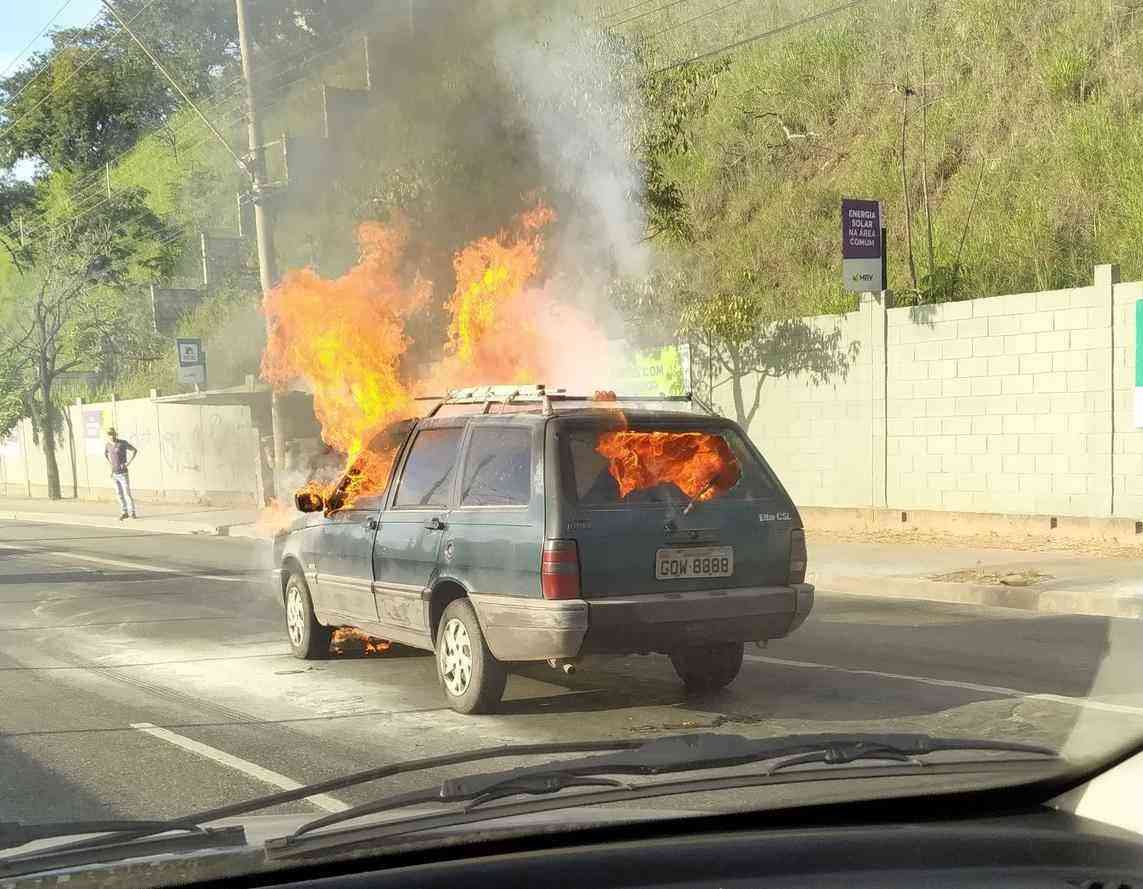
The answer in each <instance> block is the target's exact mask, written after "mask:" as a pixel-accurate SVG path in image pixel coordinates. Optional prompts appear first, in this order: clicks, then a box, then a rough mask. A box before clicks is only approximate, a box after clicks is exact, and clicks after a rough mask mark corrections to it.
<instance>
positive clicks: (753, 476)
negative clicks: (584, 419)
mask: <svg viewBox="0 0 1143 889" xmlns="http://www.w3.org/2000/svg"><path fill="white" fill-rule="evenodd" d="M562 439H563V441H564V447H563V452H564V472H565V475H564V482H565V487H566V489H567V496H568V497H569V499H572V500H574V501H575V502H577V503H578V504H579V505H581V506H602V507H606V506H619V505H623V506H637V505H654V504H663V503H675V504H679V503H681V504H685V503H687V502H689V501H690V500H691V499H692V498H693V499H696V500H699V501H708V502H717V501H718V500H721V499H724V498H725V499H730V500H739V501H740V500H770V499H773V497H774V496H775V495H776V494H777V491H778V489H777V485H776V484H775V482H774V479H773V477H772V476H771V475H770V473H769V472H768V471H767V469H766V467H765V466H764V465H763V464H762V463H761V462H760V461H759V460H758V459H757V458H756V457H755V456H754V454H753V453H752V452H751V451H750V449H749V448H748V447H747V446H746V444H745V442H743V440H742V437H741V435H739V434H738V433H737V432H736V431H735V430H733V429H727V428H715V429H701V428H690V427H687V428H670V427H665V426H659V427H655V426H638V425H632V426H630V427H626V428H624V429H622V430H608V429H601V428H598V427H594V428H592V427H587V428H577V429H571V430H569V431H568V433H567V434H566V435H564V436H562Z"/></svg>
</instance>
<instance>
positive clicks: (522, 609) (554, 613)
mask: <svg viewBox="0 0 1143 889" xmlns="http://www.w3.org/2000/svg"><path fill="white" fill-rule="evenodd" d="M470 600H471V601H472V604H473V606H474V607H475V608H476V613H477V616H478V617H479V619H480V626H481V629H482V630H483V632H484V637H485V639H486V640H487V641H488V647H489V648H491V649H492V653H493V654H494V655H495V656H496V657H497V658H498V659H499V660H502V661H538V660H547V659H548V658H571V657H577V656H579V655H582V654H593V653H613V654H615V653H619V654H622V653H629V652H636V651H670V650H671V649H673V648H678V647H680V646H683V645H701V644H704V643H709V642H757V641H761V640H764V639H777V638H779V637H781V636H785V635H787V634H788V633H790V632H792V631H793V630H794V629H796V628H797V627H799V626H800V625H801V624H802V623H803V622H804V621H805V619H806V617H807V616H808V615H809V613H810V610H811V609H812V608H813V603H814V588H813V586H811V585H810V584H808V583H806V584H796V585H794V586H780V587H740V588H735V589H727V590H706V591H702V592H692V593H655V594H648V595H643V596H623V597H616V598H611V599H596V600H591V601H585V600H582V599H572V600H568V601H547V600H545V599H532V598H519V597H515V596H495V595H487V594H485V595H481V594H473V595H471V596H470Z"/></svg>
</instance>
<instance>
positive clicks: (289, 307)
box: [262, 203, 606, 529]
mask: <svg viewBox="0 0 1143 889" xmlns="http://www.w3.org/2000/svg"><path fill="white" fill-rule="evenodd" d="M554 220H555V213H554V212H553V211H552V210H551V209H550V208H548V207H547V206H545V205H544V204H542V203H536V205H535V206H534V207H533V208H532V209H529V210H527V211H525V212H523V213H521V214H520V215H519V217H518V218H517V219H516V220H515V222H514V223H513V225H512V226H510V227H509V228H506V229H504V230H502V231H500V232H498V233H497V234H496V235H492V236H488V237H483V238H479V239H477V240H476V241H473V242H472V243H471V244H469V245H467V246H466V247H464V248H463V249H461V250H459V251H458V252H457V253H456V255H455V257H454V259H453V267H454V269H455V272H456V288H455V290H454V291H453V294H452V296H451V298H450V299H449V300H448V302H447V303H446V308H447V310H448V313H449V317H450V321H449V325H448V328H447V333H446V335H444V336H442V345H443V351H444V357H443V358H442V359H441V360H440V361H439V362H437V363H436V364H435V365H434V366H433V367H432V368H431V370H430V371H429V372H428V374H427V375H426V376H425V378H424V379H411V378H409V376H408V373H407V369H406V368H405V367H404V366H403V359H404V357H405V356H406V353H407V351H408V349H409V347H410V345H411V344H412V341H411V340H410V338H409V336H408V335H407V334H406V332H405V330H406V324H407V321H408V319H409V317H410V316H411V315H412V314H413V313H414V312H416V311H417V310H418V309H420V308H422V307H423V306H424V305H425V304H426V302H427V301H428V299H429V297H430V295H431V289H432V287H431V284H429V283H428V282H426V281H424V280H422V279H420V278H419V277H416V278H413V279H412V280H411V281H410V280H407V279H406V280H403V279H402V277H401V275H400V265H401V259H402V256H403V254H404V252H405V248H406V246H407V241H408V230H407V228H406V227H405V226H404V225H402V224H400V223H398V224H396V225H388V226H386V225H382V224H380V223H376V222H369V223H363V224H362V225H361V226H359V228H358V231H357V237H358V241H359V244H360V259H359V261H358V263H357V264H356V265H355V266H353V268H351V269H350V270H349V271H348V272H346V273H345V274H344V275H342V276H341V277H339V278H334V279H326V278H322V277H321V276H320V275H318V274H317V272H316V271H314V270H313V269H311V268H305V269H300V270H297V271H293V272H290V273H288V274H287V275H286V276H285V277H283V279H282V281H281V282H280V283H279V284H278V285H277V286H276V287H275V288H274V289H273V290H272V291H271V292H270V293H268V294H267V295H266V297H265V299H264V301H263V310H264V312H265V315H266V322H267V328H268V331H269V336H268V342H267V346H266V351H265V354H264V355H263V359H262V376H263V378H264V379H265V380H266V381H267V382H269V383H271V384H272V385H274V386H275V387H277V388H279V389H283V388H285V387H287V386H290V385H294V384H297V383H299V382H301V383H302V384H304V385H305V386H306V387H307V388H308V389H309V390H310V391H312V392H313V396H314V410H315V412H316V414H317V417H318V420H319V421H320V423H321V427H322V438H323V439H324V441H325V442H326V443H327V444H329V445H330V446H331V447H333V448H334V449H336V450H337V451H338V452H339V453H341V454H343V455H344V456H345V458H346V461H347V462H346V464H345V467H346V468H345V471H344V473H343V474H342V476H341V477H340V479H339V480H338V481H335V482H332V483H325V482H323V481H320V480H311V481H310V482H309V483H307V485H306V486H305V487H304V488H302V489H301V490H300V492H299V493H312V494H319V495H321V497H322V498H323V500H324V501H325V502H326V503H327V504H328V503H330V502H331V498H333V502H334V503H336V504H337V505H347V504H349V503H351V502H352V501H353V499H354V498H355V497H358V496H361V495H364V494H369V493H376V492H378V491H380V490H382V488H383V487H384V484H385V480H386V479H387V477H388V474H389V469H390V467H391V464H392V458H393V455H394V450H395V449H394V448H382V449H377V448H375V447H373V448H371V447H367V445H368V444H369V443H370V441H371V440H372V436H373V435H374V434H375V433H376V432H377V431H378V430H380V429H383V428H385V427H386V426H387V425H388V424H390V423H392V422H393V421H395V420H397V419H400V418H404V417H408V416H412V415H414V413H415V407H414V402H413V397H412V395H413V392H414V391H415V390H421V391H425V392H431V393H432V394H443V393H444V392H445V391H446V390H447V389H449V388H452V387H456V386H469V385H478V384H483V383H489V384H496V383H523V382H547V381H553V382H556V381H558V382H564V383H566V382H570V381H575V382H580V381H586V380H587V379H588V378H589V377H590V374H591V372H592V371H594V372H595V373H596V374H597V375H599V378H600V379H602V375H604V374H605V373H606V372H605V371H604V370H603V369H602V368H601V366H600V362H599V355H600V354H601V353H602V352H603V351H604V345H605V342H606V340H605V337H604V335H603V333H602V331H601V330H600V329H599V328H598V327H597V326H596V325H595V323H594V322H593V321H592V320H591V319H590V318H588V317H587V316H586V315H584V314H583V313H581V312H579V311H578V310H575V309H572V308H570V307H569V306H566V305H564V304H561V303H560V302H559V301H558V300H557V299H556V298H555V297H554V296H553V295H552V294H551V293H550V292H549V291H548V290H547V289H546V288H545V287H544V286H543V277H542V273H543V269H542V253H543V245H544V239H543V232H544V230H545V229H546V228H547V227H548V226H550V225H551V224H552V222H553V221H554ZM289 516H290V512H289V511H288V510H283V509H282V508H281V507H278V506H275V507H272V508H271V509H270V510H269V511H267V512H265V513H264V514H263V517H262V526H263V527H264V528H266V529H278V528H282V527H285V525H287V524H288V517H289Z"/></svg>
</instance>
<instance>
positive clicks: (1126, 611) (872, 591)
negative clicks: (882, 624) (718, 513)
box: [806, 571, 1143, 619]
mask: <svg viewBox="0 0 1143 889" xmlns="http://www.w3.org/2000/svg"><path fill="white" fill-rule="evenodd" d="M811 574H812V575H813V576H812V577H807V578H806V579H807V580H808V581H810V582H811V583H813V584H814V585H815V586H816V587H817V588H818V589H819V590H821V591H823V592H833V593H842V594H852V595H858V596H878V597H880V598H890V599H923V600H926V601H929V602H947V603H951V604H956V605H985V606H990V607H994V608H1014V609H1017V610H1020V611H1034V612H1037V613H1039V614H1069V615H1071V614H1080V615H1090V616H1093V617H1123V618H1135V619H1139V618H1143V597H1141V596H1118V595H1115V594H1114V593H1105V592H1098V591H1092V590H1064V589H1041V590H1037V589H1032V588H1029V587H1005V586H992V585H988V584H974V583H948V582H943V581H938V580H927V579H917V578H907V577H852V576H847V575H842V574H829V573H825V572H816V571H814V572H811Z"/></svg>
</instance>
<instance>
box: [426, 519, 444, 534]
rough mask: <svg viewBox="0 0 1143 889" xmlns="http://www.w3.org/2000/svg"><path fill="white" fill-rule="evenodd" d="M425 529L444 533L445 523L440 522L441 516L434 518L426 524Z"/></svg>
mask: <svg viewBox="0 0 1143 889" xmlns="http://www.w3.org/2000/svg"><path fill="white" fill-rule="evenodd" d="M425 527H426V528H427V529H428V530H430V531H443V530H444V529H445V523H444V522H442V521H441V520H440V517H439V516H433V517H432V518H431V519H429V520H428V521H426V522H425Z"/></svg>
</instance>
